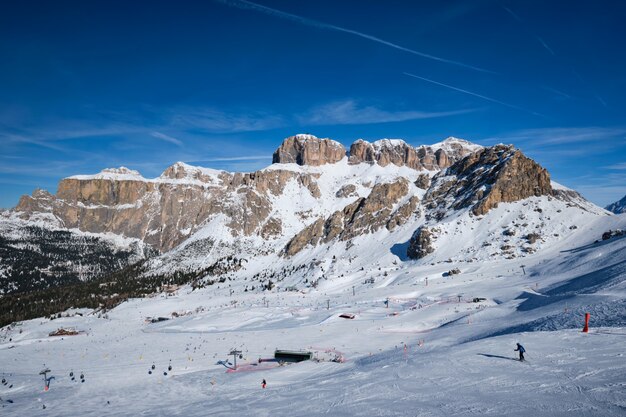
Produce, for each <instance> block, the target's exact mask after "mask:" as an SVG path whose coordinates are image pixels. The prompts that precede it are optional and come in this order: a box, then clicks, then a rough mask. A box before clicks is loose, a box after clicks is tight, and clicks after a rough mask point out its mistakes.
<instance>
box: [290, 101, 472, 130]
mask: <svg viewBox="0 0 626 417" xmlns="http://www.w3.org/2000/svg"><path fill="white" fill-rule="evenodd" d="M476 110H477V109H465V110H452V111H443V112H425V111H417V110H408V111H387V110H382V109H379V108H376V107H373V106H364V107H359V106H358V105H357V103H356V102H355V101H353V100H346V101H336V102H333V103H329V104H325V105H323V106H319V107H316V108H313V109H312V110H310V111H308V112H306V113H304V114H302V115H299V116H297V119H298V121H299V122H300V123H301V124H303V125H349V124H372V123H390V122H403V121H406V120H417V119H431V118H435V117H445V116H454V115H458V114H465V113H469V112H473V111H476Z"/></svg>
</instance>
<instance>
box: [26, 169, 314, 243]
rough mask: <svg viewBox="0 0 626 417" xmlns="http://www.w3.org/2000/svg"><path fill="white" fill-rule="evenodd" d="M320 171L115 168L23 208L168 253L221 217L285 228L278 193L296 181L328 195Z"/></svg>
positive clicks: (66, 184)
mask: <svg viewBox="0 0 626 417" xmlns="http://www.w3.org/2000/svg"><path fill="white" fill-rule="evenodd" d="M316 178H317V175H316V174H305V173H297V172H293V171H287V170H280V169H274V170H266V171H259V172H255V173H234V174H231V173H227V172H224V171H215V170H210V169H205V168H199V167H192V166H190V165H186V164H182V163H176V164H174V165H172V166H171V167H169V168H167V169H166V170H165V171H164V173H163V174H162V175H161V176H160V177H158V178H156V179H153V180H148V179H145V178H143V177H142V176H141V175H139V173H138V172H136V171H131V170H128V169H126V168H119V169H107V170H104V171H103V172H101V173H99V174H96V175H91V176H76V177H70V178H66V179H64V180H62V181H61V182H60V183H59V187H58V192H57V195H56V196H53V195H51V194H50V193H48V192H45V191H42V190H36V191H35V192H34V193H33V195H32V196H23V197H22V198H21V199H20V202H19V204H18V205H17V207H16V208H15V212H17V214H18V216H19V217H20V218H22V219H29V218H33V217H35V216H36V215H38V214H42V213H44V214H46V213H47V214H51V215H52V216H54V217H55V218H56V219H58V220H59V221H60V223H61V224H62V225H63V226H64V227H66V228H70V229H73V228H77V229H80V230H82V231H87V232H94V233H105V232H111V233H115V234H119V235H123V236H129V237H135V238H139V239H142V240H143V241H144V242H146V243H148V244H150V245H152V246H153V247H154V248H156V249H158V250H159V251H162V252H165V251H168V250H170V249H172V248H173V247H175V246H176V245H178V244H179V243H181V242H182V241H183V240H184V239H186V238H187V237H189V236H190V235H191V234H192V233H193V232H194V231H196V230H198V228H199V227H201V226H203V225H204V224H206V222H208V221H210V220H211V219H212V218H214V217H215V216H218V215H224V216H226V217H227V218H228V219H230V220H229V221H228V223H227V226H228V227H229V229H230V231H231V234H233V235H234V236H238V235H241V236H251V235H254V234H261V235H262V236H264V237H265V238H268V239H269V238H274V237H276V236H278V235H279V234H280V230H281V223H280V221H279V219H273V220H272V219H269V217H270V215H271V213H272V210H273V206H272V199H271V196H272V195H273V196H278V195H281V194H282V193H283V190H284V188H285V187H286V185H287V184H288V183H289V182H290V181H295V182H296V184H297V185H298V187H301V188H302V189H303V190H307V191H308V192H309V193H310V194H311V196H313V197H315V198H319V197H320V190H319V187H318V185H317V183H316Z"/></svg>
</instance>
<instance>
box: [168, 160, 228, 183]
mask: <svg viewBox="0 0 626 417" xmlns="http://www.w3.org/2000/svg"><path fill="white" fill-rule="evenodd" d="M222 172H223V171H217V170H213V169H210V168H202V167H196V166H193V165H189V164H186V163H184V162H176V163H175V164H174V165H171V166H169V167H168V168H167V169H166V170H165V171H163V173H162V174H161V176H160V177H159V179H169V180H183V179H185V180H198V181H202V182H211V180H212V177H213V176H215V175H219V174H220V173H222Z"/></svg>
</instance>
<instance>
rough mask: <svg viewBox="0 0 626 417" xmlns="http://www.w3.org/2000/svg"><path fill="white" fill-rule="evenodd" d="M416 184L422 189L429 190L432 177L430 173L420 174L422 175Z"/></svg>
mask: <svg viewBox="0 0 626 417" xmlns="http://www.w3.org/2000/svg"><path fill="white" fill-rule="evenodd" d="M415 186H416V187H417V188H421V189H422V190H427V189H428V187H430V177H429V176H428V174H420V176H419V177H417V179H416V180H415Z"/></svg>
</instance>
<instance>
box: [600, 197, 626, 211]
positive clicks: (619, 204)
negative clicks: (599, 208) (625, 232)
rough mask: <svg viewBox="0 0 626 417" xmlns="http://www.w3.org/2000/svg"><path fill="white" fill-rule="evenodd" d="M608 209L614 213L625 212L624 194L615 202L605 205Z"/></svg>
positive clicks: (625, 198) (625, 200) (625, 199)
mask: <svg viewBox="0 0 626 417" xmlns="http://www.w3.org/2000/svg"><path fill="white" fill-rule="evenodd" d="M605 208H606V209H607V210H608V211H610V212H612V213H615V214H622V213H626V196H624V198H622V199H621V200H619V201H616V202H615V203H611V204H609V205H608V206H606V207H605Z"/></svg>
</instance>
